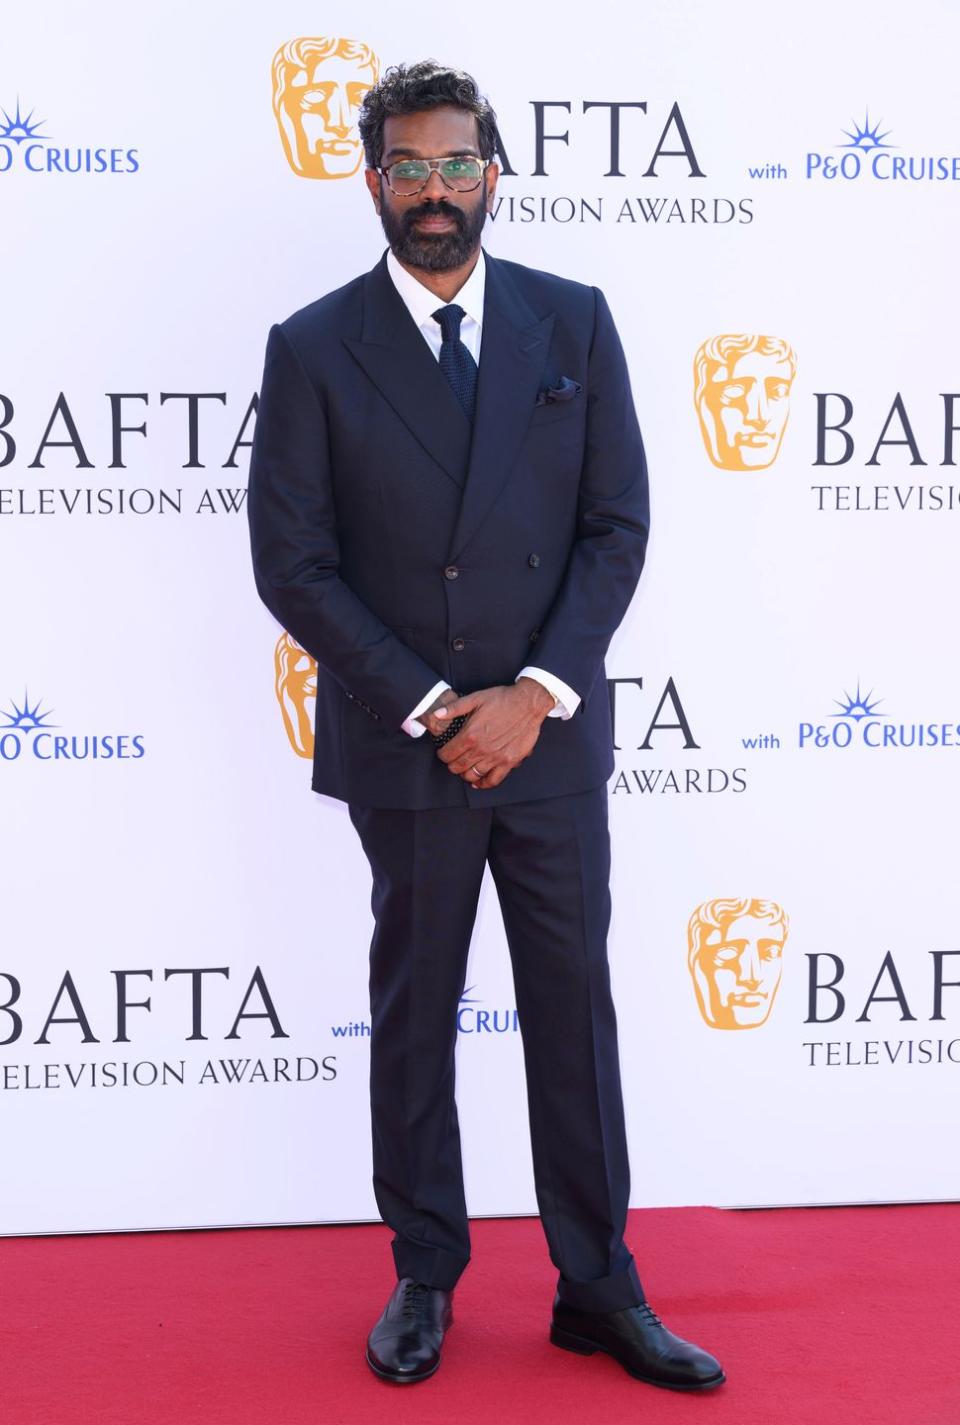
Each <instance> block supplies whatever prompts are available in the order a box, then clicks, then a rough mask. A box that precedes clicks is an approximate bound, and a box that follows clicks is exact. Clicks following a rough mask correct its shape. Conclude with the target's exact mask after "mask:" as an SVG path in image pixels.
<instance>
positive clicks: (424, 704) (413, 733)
mask: <svg viewBox="0 0 960 1425" xmlns="http://www.w3.org/2000/svg"><path fill="white" fill-rule="evenodd" d="M449 686H450V684H449V683H447V682H445V681H444V679H443V678H441V679H440V682H439V683H434V685H433V687H432V688H431V689H430V691H429V693H428V694H427V696H426V697H425V698H421V700H420V702H418V703H417V706H416V707H415V708H414V710H413V712H412V713H411V714H410V716H409V717H408V718H406V719H405V721H404V722H402V723H401V724H400V726H401V727H402V728H403V730H404V732H405V733H407V735H408V736H409V737H422V736H423V734H424V733H425V732H426V730H427V729H426V728H425V727H424V725H423V723H422V722H417V721H415V719H416V718H418V717H419V716H420V714H421V713H422V712H426V710H427V708H428V707H429V706H430V704H431V703H432V702H435V701H436V699H437V698H439V696H440V694H441V693H442V692H443V690H444V688H449Z"/></svg>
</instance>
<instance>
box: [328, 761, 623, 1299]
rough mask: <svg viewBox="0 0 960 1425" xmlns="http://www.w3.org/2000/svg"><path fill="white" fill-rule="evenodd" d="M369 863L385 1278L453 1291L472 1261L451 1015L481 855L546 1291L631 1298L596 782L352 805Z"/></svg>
mask: <svg viewBox="0 0 960 1425" xmlns="http://www.w3.org/2000/svg"><path fill="white" fill-rule="evenodd" d="M349 811H350V818H351V820H352V822H353V824H354V826H355V827H356V829H357V832H358V833H359V836H360V840H361V843H362V845H363V849H364V852H365V853H366V856H367V858H368V860H369V862H370V867H371V870H372V872H373V894H372V902H371V904H372V908H373V915H374V921H375V928H374V933H373V940H372V944H371V947H370V1016H371V1038H370V1099H371V1114H372V1126H373V1184H374V1191H375V1195H376V1200H377V1205H378V1207H379V1209H380V1213H381V1216H382V1217H383V1220H384V1221H385V1222H386V1223H387V1224H388V1225H389V1226H390V1227H392V1228H393V1231H394V1234H395V1235H394V1238H393V1254H394V1261H395V1264H396V1269H397V1275H398V1276H401V1277H403V1276H407V1277H413V1278H414V1280H416V1281H420V1282H424V1283H426V1284H427V1285H428V1286H433V1287H440V1288H443V1289H444V1290H447V1291H449V1290H452V1289H453V1287H454V1285H455V1284H456V1282H457V1280H458V1278H459V1276H460V1274H461V1273H462V1271H463V1270H464V1268H465V1266H466V1265H467V1262H468V1260H469V1257H470V1235H469V1227H468V1222H467V1209H466V1203H465V1200H464V1189H463V1175H462V1169H461V1158H460V1135H459V1127H458V1122H457V1108H456V1102H455V1098H454V1079H455V1066H454V1050H455V1046H456V1039H457V1012H458V1008H459V1000H460V996H461V995H462V993H463V990H464V984H465V980H466V972H467V952H468V950H469V946H470V940H471V936H472V933H473V927H474V921H475V918H476V912H477V904H478V899H479V895H480V886H481V881H482V878H483V873H484V868H485V866H486V865H487V864H488V863H489V866H490V870H491V873H492V876H493V880H494V884H495V886H496V890H497V896H498V899H499V902H500V908H501V912H502V915H503V922H504V928H505V931H506V937H507V944H508V947H509V951H510V958H511V962H512V967H513V978H514V987H515V991H516V1001H517V1012H518V1020H519V1026H520V1032H521V1036H522V1039H523V1054H524V1064H525V1070H526V1080H527V1103H528V1110H529V1119H530V1135H531V1146H532V1150H533V1168H534V1181H535V1187H536V1195H537V1203H538V1206H539V1210H540V1217H541V1221H542V1224H543V1229H544V1232H545V1235H546V1238H547V1244H548V1247H549V1251H550V1257H551V1260H552V1261H553V1263H554V1265H555V1266H556V1267H557V1269H558V1271H559V1273H560V1277H559V1282H558V1288H557V1289H558V1292H559V1294H560V1297H561V1299H562V1300H564V1301H566V1302H568V1303H569V1304H570V1305H571V1306H574V1307H577V1308H579V1309H581V1310H585V1311H598V1312H604V1311H617V1310H621V1309H623V1308H625V1307H628V1306H633V1305H636V1304H638V1303H639V1302H641V1301H642V1300H643V1299H644V1297H643V1289H642V1287H641V1284H640V1280H639V1277H638V1275H637V1269H636V1266H635V1264H634V1260H633V1257H632V1256H631V1254H630V1252H629V1250H628V1248H627V1246H626V1244H625V1242H624V1238H623V1233H624V1229H625V1225H626V1214H627V1205H628V1200H629V1192H630V1170H629V1163H628V1157H627V1144H626V1133H625V1129H624V1119H623V1100H622V1095H621V1088H620V1065H619V1057H618V1051H617V1022H616V1014H615V1011H614V1006H613V1000H612V997H611V993H610V975H609V968H608V964H607V945H606V941H607V929H608V926H609V920H610V885H609V880H610V838H609V831H608V827H607V789H606V786H605V785H602V786H599V787H595V788H592V789H591V790H589V791H586V792H580V793H576V794H573V795H567V796H557V797H547V798H544V799H542V800H538V801H529V802H515V803H510V804H507V805H505V806H490V807H468V806H462V807H439V808H428V809H426V810H420V811H410V810H403V809H396V810H395V809H384V808H376V807H358V806H355V805H352V804H351V805H350V807H349Z"/></svg>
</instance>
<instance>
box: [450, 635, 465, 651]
mask: <svg viewBox="0 0 960 1425" xmlns="http://www.w3.org/2000/svg"><path fill="white" fill-rule="evenodd" d="M466 646H467V640H466V639H465V638H455V639H454V640H453V642H452V643H451V644H450V647H451V648H452V649H453V651H454V653H462V652H463V650H464V649H465V648H466Z"/></svg>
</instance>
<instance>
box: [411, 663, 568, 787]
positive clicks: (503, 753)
mask: <svg viewBox="0 0 960 1425" xmlns="http://www.w3.org/2000/svg"><path fill="white" fill-rule="evenodd" d="M553 706H554V700H553V697H552V695H551V694H550V693H548V692H547V690H546V688H545V687H544V686H543V684H542V683H538V682H537V681H536V679H535V678H527V677H523V678H518V679H517V681H516V682H515V683H508V684H506V685H504V686H498V687H493V688H481V689H479V691H478V692H475V693H466V694H465V695H464V696H463V697H459V696H458V695H457V693H456V692H455V691H454V690H453V688H445V689H444V690H443V692H442V693H441V694H440V696H439V697H438V698H437V700H436V702H435V703H433V705H432V706H431V707H429V708H428V709H427V711H426V712H424V713H421V714H420V717H419V718H418V719H417V721H418V722H422V723H423V725H424V727H425V728H426V729H427V731H428V732H430V733H432V734H433V735H434V736H435V737H436V736H439V735H440V733H442V732H443V731H444V728H445V727H448V726H449V724H450V719H451V718H454V717H461V716H466V717H467V721H466V722H465V723H464V725H463V727H461V729H460V731H459V732H458V733H457V735H456V736H455V737H451V739H450V741H449V742H447V743H445V744H444V745H443V747H439V748H438V749H437V756H438V757H439V758H440V760H441V762H445V763H446V765H447V771H448V772H453V773H454V775H455V776H458V777H462V778H463V780H464V781H465V782H469V783H470V785H471V786H472V787H479V788H480V789H481V790H485V789H486V788H488V787H498V786H499V785H500V783H501V782H502V781H503V779H504V778H505V777H506V776H507V775H508V774H509V773H510V772H512V771H513V769H514V767H518V766H519V765H520V763H521V762H522V761H523V760H524V758H526V757H529V756H530V753H531V752H532V751H533V749H534V747H535V746H536V744H537V738H538V737H539V736H540V725H541V723H542V722H543V719H544V718H545V717H546V716H547V713H549V712H550V711H551V709H552V708H553Z"/></svg>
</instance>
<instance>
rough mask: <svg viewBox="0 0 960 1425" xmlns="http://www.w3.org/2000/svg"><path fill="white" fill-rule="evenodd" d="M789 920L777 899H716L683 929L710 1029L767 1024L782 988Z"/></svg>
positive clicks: (698, 1002)
mask: <svg viewBox="0 0 960 1425" xmlns="http://www.w3.org/2000/svg"><path fill="white" fill-rule="evenodd" d="M787 929H788V921H787V916H786V913H785V912H784V911H782V910H781V909H780V907H779V906H778V905H777V904H776V902H775V901H758V900H715V901H704V903H703V905H699V906H697V908H696V910H695V911H694V912H693V915H692V916H691V917H690V923H689V925H688V926H687V966H688V968H689V970H690V975H691V977H692V979H693V988H694V990H695V991H696V995H697V1004H698V1005H699V1006H700V1013H701V1014H702V1015H703V1018H704V1019H705V1021H706V1022H707V1024H709V1025H710V1027H711V1028H712V1029H756V1028H757V1026H758V1025H761V1024H765V1023H766V1021H767V1019H768V1017H769V1014H770V1010H771V1009H772V1008H773V1001H774V999H775V998H776V994H777V990H778V988H779V986H780V975H781V973H782V971H783V959H782V956H783V947H784V945H785V943H786V939H787Z"/></svg>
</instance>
